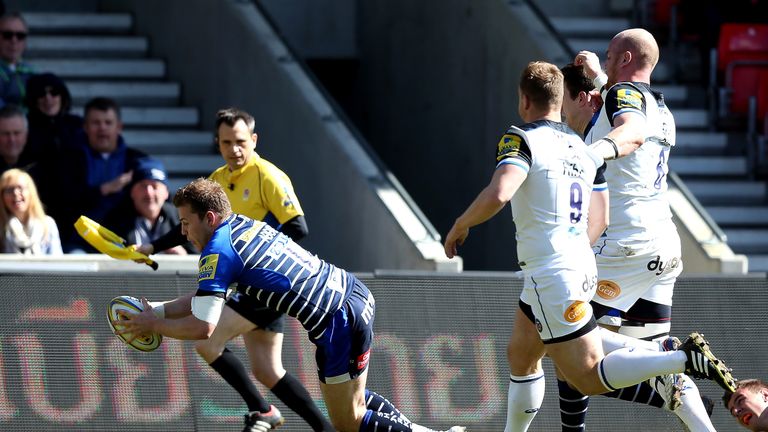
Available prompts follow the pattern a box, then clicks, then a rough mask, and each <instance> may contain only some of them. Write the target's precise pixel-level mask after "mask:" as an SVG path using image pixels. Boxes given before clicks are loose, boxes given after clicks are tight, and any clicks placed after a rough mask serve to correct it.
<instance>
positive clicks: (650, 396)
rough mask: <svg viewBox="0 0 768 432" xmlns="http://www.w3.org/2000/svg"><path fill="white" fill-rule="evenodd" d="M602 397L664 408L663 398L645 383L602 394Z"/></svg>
mask: <svg viewBox="0 0 768 432" xmlns="http://www.w3.org/2000/svg"><path fill="white" fill-rule="evenodd" d="M603 396H607V397H610V398H616V399H621V400H625V401H630V402H637V403H641V404H645V405H650V406H652V407H656V408H661V407H663V406H664V398H662V397H661V395H660V394H658V393H657V392H656V390H654V389H653V387H651V386H650V385H649V384H648V383H647V382H645V381H643V382H641V383H640V384H635V385H633V386H631V387H625V388H622V389H618V390H614V391H612V392H610V393H603Z"/></svg>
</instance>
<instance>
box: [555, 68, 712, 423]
mask: <svg viewBox="0 0 768 432" xmlns="http://www.w3.org/2000/svg"><path fill="white" fill-rule="evenodd" d="M562 72H563V77H564V90H565V91H564V94H563V114H564V115H565V118H566V122H567V123H568V125H569V126H570V127H571V128H572V129H573V130H575V131H577V132H578V133H579V134H581V135H582V136H583V135H584V134H587V133H589V132H590V131H591V130H592V127H593V126H594V125H595V123H596V122H597V121H598V118H600V116H601V115H605V111H604V110H601V108H602V105H603V101H602V98H601V97H600V96H599V94H596V93H597V90H594V84H593V82H592V79H590V78H588V77H587V76H586V75H585V74H584V67H583V66H582V65H579V66H576V65H574V64H569V65H567V66H565V67H564V68H562ZM656 106H657V105H651V106H649V107H648V108H649V109H652V108H655V107H656ZM658 106H660V107H663V109H664V110H666V106H665V105H663V100H659V103H658ZM609 164H610V163H609ZM609 187H610V182H609ZM617 188H619V186H617ZM611 216H612V215H611ZM605 240H606V239H601V240H600V241H599V242H598V244H599V245H600V246H602V245H603V244H604V241H605ZM596 252H599V248H598V249H597V251H596ZM641 264H643V265H644V264H645V262H641ZM598 276H599V277H601V278H602V274H601V266H600V261H598ZM621 276H622V275H619V279H618V281H617V283H623V282H624V279H623V278H622V277H621ZM656 277H657V276H656ZM653 279H655V277H651V278H649V279H648V281H646V283H645V285H642V284H641V288H645V287H647V286H648V284H649V283H652V281H653ZM598 284H599V282H598ZM598 286H599V285H598ZM598 289H599V288H598ZM598 296H599V292H598ZM598 300H599V298H598ZM593 301H594V300H593ZM641 304H642V303H641ZM594 309H595V317H596V318H597V319H598V323H599V322H600V318H601V317H600V316H599V315H598V313H599V311H605V309H604V308H602V307H601V306H598V307H596V308H594ZM629 310H630V312H634V310H633V309H632V308H630V309H629ZM651 310H654V309H651ZM642 311H643V309H640V312H642ZM618 316H619V315H618V314H613V316H609V317H608V318H618ZM654 321H657V320H654ZM666 321H667V323H668V317H667V319H666ZM607 322H608V323H610V324H612V323H613V322H612V321H607ZM643 324H645V323H642V322H641V323H638V325H635V326H634V327H632V328H633V329H634V330H635V332H633V333H630V334H633V335H634V336H636V337H640V338H643V335H642V334H641V333H639V332H638V331H637V330H638V329H646V330H648V331H650V332H651V333H653V332H655V331H656V330H655V329H654V326H652V325H649V326H647V327H645V326H643ZM667 325H668V324H667ZM667 328H668V327H667ZM613 329H616V328H615V327H613ZM666 334H667V333H664V334H663V335H661V336H659V335H655V334H649V335H647V336H646V338H650V339H654V338H659V337H665V336H666ZM665 378H670V377H665ZM683 379H684V381H679V380H677V381H676V380H675V379H663V378H661V379H657V378H654V379H652V380H649V382H644V383H640V384H637V385H636V386H632V387H629V388H623V389H620V390H618V391H614V392H610V393H607V394H605V395H604V396H608V397H614V398H619V399H622V400H627V401H632V402H637V403H642V404H647V405H650V406H654V407H658V408H661V407H665V408H667V409H669V410H672V411H673V412H674V413H675V414H676V415H677V416H678V417H680V419H681V420H682V421H683V422H684V423H685V424H686V426H687V427H688V429H689V430H691V431H713V430H715V428H714V426H713V425H712V422H711V420H710V418H709V415H708V414H711V411H708V410H707V408H705V406H704V404H703V403H702V400H701V399H700V396H699V391H698V388H697V387H696V385H695V384H694V383H693V382H692V381H691V380H690V379H685V378H683ZM652 384H653V386H652ZM680 384H682V386H684V387H685V391H684V392H682V395H681V386H680ZM558 389H559V391H560V416H561V423H562V430H563V432H580V431H584V430H586V426H585V423H586V422H585V420H586V416H587V410H588V406H589V398H588V397H586V396H584V395H582V394H580V393H579V392H578V391H577V390H575V389H572V388H570V386H568V384H567V383H565V382H564V381H562V380H558ZM681 399H682V400H681ZM709 404H710V408H709V409H710V410H711V409H712V408H713V407H714V402H712V401H711V400H710V401H709Z"/></svg>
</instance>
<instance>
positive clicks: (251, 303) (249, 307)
mask: <svg viewBox="0 0 768 432" xmlns="http://www.w3.org/2000/svg"><path fill="white" fill-rule="evenodd" d="M226 305H227V306H229V307H230V308H232V310H234V311H235V312H237V313H239V314H240V315H242V316H243V317H244V318H246V319H247V320H248V321H250V322H252V323H254V324H256V327H258V328H260V329H262V330H266V331H270V332H272V333H284V330H283V328H284V327H285V314H284V313H282V312H277V311H275V310H272V309H270V308H268V307H267V306H266V305H265V304H264V303H262V302H261V301H259V300H256V297H251V296H247V295H241V296H240V297H239V299H238V301H234V300H232V299H229V300H227V303H226Z"/></svg>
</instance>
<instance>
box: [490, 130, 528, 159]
mask: <svg viewBox="0 0 768 432" xmlns="http://www.w3.org/2000/svg"><path fill="white" fill-rule="evenodd" d="M521 141H522V138H520V136H518V135H511V134H504V136H502V137H501V139H500V140H499V145H498V148H497V149H496V161H500V160H502V159H505V158H508V157H514V156H517V155H518V154H519V153H520V142H521Z"/></svg>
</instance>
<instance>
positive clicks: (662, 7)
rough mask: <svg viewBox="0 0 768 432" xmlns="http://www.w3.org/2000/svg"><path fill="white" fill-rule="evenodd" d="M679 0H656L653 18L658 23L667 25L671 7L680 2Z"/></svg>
mask: <svg viewBox="0 0 768 432" xmlns="http://www.w3.org/2000/svg"><path fill="white" fill-rule="evenodd" d="M680 1H681V0H656V1H655V2H654V3H655V4H654V7H653V20H654V21H655V22H656V24H658V25H662V26H668V25H671V24H673V23H670V20H671V19H672V7H673V6H677V5H679V4H680Z"/></svg>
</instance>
